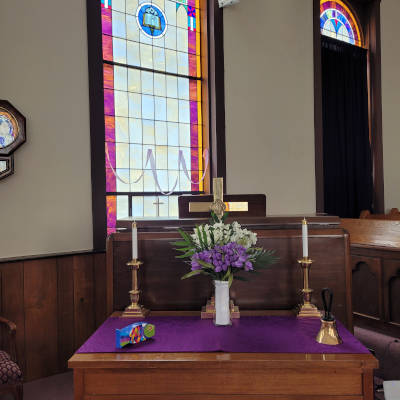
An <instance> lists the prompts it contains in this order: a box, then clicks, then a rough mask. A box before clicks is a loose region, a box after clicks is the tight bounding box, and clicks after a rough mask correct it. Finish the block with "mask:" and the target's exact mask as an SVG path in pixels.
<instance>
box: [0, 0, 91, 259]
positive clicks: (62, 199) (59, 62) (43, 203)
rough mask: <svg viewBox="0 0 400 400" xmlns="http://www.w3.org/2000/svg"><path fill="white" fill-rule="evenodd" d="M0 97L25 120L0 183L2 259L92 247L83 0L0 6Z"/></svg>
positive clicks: (20, 1) (19, 1) (19, 0)
mask: <svg viewBox="0 0 400 400" xmlns="http://www.w3.org/2000/svg"><path fill="white" fill-rule="evenodd" d="M0 48H1V53H2V56H1V62H0V97H1V98H2V99H7V100H9V101H10V102H11V103H12V104H14V106H15V107H17V108H18V109H19V110H20V111H21V112H22V113H23V114H24V115H25V116H26V118H27V137H28V140H27V143H25V144H24V145H23V146H22V147H21V148H20V149H19V150H17V152H16V153H15V174H14V175H13V176H11V177H9V178H7V179H4V180H2V181H0V207H1V218H0V221H1V223H0V227H1V229H0V258H3V257H13V256H23V255H33V254H42V253H56V252H64V251H73V250H81V249H82V250H83V249H90V248H92V221H91V218H92V215H91V183H90V143H89V141H90V136H89V104H88V72H87V43H86V2H85V1H84V0H70V1H62V0H35V1H32V0H17V1H2V2H1V4H0Z"/></svg>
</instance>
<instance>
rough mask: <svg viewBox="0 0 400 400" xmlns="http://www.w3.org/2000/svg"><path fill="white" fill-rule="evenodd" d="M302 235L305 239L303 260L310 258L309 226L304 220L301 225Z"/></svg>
mask: <svg viewBox="0 0 400 400" xmlns="http://www.w3.org/2000/svg"><path fill="white" fill-rule="evenodd" d="M301 234H302V239H303V258H306V257H308V225H307V220H306V219H305V218H304V219H303V221H302V224H301Z"/></svg>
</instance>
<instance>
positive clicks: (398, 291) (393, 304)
mask: <svg viewBox="0 0 400 400" xmlns="http://www.w3.org/2000/svg"><path fill="white" fill-rule="evenodd" d="M384 265H385V268H384V277H383V285H384V287H385V288H386V290H385V294H384V304H385V311H386V312H385V318H386V320H387V321H390V322H392V323H394V324H397V325H398V326H399V327H400V259H397V260H385V261H384Z"/></svg>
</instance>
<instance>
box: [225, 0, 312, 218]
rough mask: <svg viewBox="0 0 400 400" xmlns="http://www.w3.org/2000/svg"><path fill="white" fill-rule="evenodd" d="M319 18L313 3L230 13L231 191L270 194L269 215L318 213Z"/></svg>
mask: <svg viewBox="0 0 400 400" xmlns="http://www.w3.org/2000/svg"><path fill="white" fill-rule="evenodd" d="M249 3H251V6H250V7H249ZM312 15H313V12H312V0H302V1H298V0H279V1H278V0H241V2H240V4H238V5H234V6H232V7H228V8H226V9H225V10H224V40H225V43H224V46H225V91H226V142H227V170H228V172H227V186H228V192H229V193H266V194H267V196H268V200H267V212H268V214H296V213H301V214H303V213H308V212H314V211H315V173H314V106H313V90H314V89H313V36H312V32H313V24H312ZM299 21H301V23H300V25H299Z"/></svg>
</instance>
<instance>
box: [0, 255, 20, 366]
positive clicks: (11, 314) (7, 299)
mask: <svg viewBox="0 0 400 400" xmlns="http://www.w3.org/2000/svg"><path fill="white" fill-rule="evenodd" d="M1 294H2V296H1V303H2V309H1V315H2V316H3V317H5V318H7V319H9V320H11V321H13V322H14V323H15V324H16V325H17V357H18V362H19V364H20V365H21V368H22V369H24V370H25V309H24V268H23V263H22V262H15V263H6V264H3V265H2V266H1Z"/></svg>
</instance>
